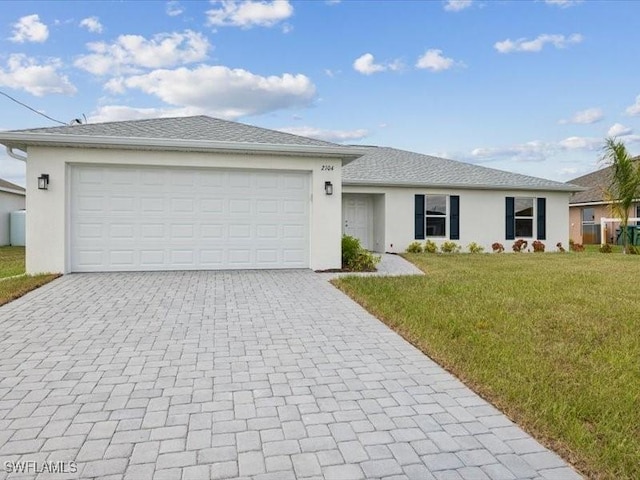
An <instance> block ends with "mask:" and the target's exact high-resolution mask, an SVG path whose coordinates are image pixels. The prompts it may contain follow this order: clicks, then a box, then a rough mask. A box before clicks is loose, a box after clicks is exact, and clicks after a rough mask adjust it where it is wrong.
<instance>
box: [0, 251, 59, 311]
mask: <svg viewBox="0 0 640 480" xmlns="http://www.w3.org/2000/svg"><path fill="white" fill-rule="evenodd" d="M24 269H25V266H24V247H0V305H4V304H5V303H8V302H10V301H11V300H15V299H16V298H18V297H21V296H22V295H24V294H25V293H28V292H30V291H31V290H33V289H35V288H38V287H40V286H42V285H44V284H45V283H49V282H50V281H51V280H53V279H54V278H57V277H58V276H59V275H53V274H44V275H24Z"/></svg>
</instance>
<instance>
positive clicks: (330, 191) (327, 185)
mask: <svg viewBox="0 0 640 480" xmlns="http://www.w3.org/2000/svg"><path fill="white" fill-rule="evenodd" d="M324 193H326V194H327V195H333V184H332V183H331V182H324Z"/></svg>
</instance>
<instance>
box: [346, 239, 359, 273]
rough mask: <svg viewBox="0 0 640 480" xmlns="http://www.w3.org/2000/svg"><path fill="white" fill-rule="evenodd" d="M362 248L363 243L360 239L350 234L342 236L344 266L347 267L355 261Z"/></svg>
mask: <svg viewBox="0 0 640 480" xmlns="http://www.w3.org/2000/svg"><path fill="white" fill-rule="evenodd" d="M360 250H362V245H360V240H358V239H357V238H355V237H352V236H350V235H343V236H342V266H343V267H346V266H347V265H349V264H351V263H353V261H354V260H355V258H356V256H357V255H358V252H359V251H360Z"/></svg>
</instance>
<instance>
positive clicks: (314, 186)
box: [26, 147, 342, 273]
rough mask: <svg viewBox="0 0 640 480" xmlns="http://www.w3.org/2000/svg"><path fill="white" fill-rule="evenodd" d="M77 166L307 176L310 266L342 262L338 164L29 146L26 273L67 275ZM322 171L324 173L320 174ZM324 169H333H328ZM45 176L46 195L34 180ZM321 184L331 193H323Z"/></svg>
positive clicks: (286, 158) (285, 158) (320, 160)
mask: <svg viewBox="0 0 640 480" xmlns="http://www.w3.org/2000/svg"><path fill="white" fill-rule="evenodd" d="M76 164H100V165H138V166H164V167H176V168H180V167H185V168H224V169H260V170H276V171H277V170H284V171H293V172H309V174H310V178H311V180H310V182H311V186H310V199H309V202H310V203H309V212H310V214H309V215H310V219H309V238H310V245H309V267H310V268H312V269H329V268H339V267H340V263H341V253H340V234H341V224H340V219H341V202H340V200H341V188H340V178H341V170H342V167H341V161H340V160H339V159H326V158H302V157H294V156H276V155H239V154H218V153H196V152H164V151H141V150H116V149H84V148H83V149H81V148H50V147H30V148H29V152H28V160H27V211H28V212H29V214H28V215H27V220H26V238H27V272H28V273H39V272H65V273H66V272H69V268H70V263H69V260H70V251H69V243H70V242H69V235H70V231H69V227H70V209H69V205H70V203H69V202H71V201H73V198H71V194H70V167H71V166H72V165H76ZM323 166H325V169H323ZM326 166H329V167H333V168H332V169H331V168H329V169H327V168H326ZM42 173H47V174H49V176H50V183H49V189H48V190H46V191H45V190H38V186H37V177H38V176H39V175H40V174H42ZM325 181H330V182H332V183H333V188H334V194H333V195H331V196H329V195H326V194H325Z"/></svg>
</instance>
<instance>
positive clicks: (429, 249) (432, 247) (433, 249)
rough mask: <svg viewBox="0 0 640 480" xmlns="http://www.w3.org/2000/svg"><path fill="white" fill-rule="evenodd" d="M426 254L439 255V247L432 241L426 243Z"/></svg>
mask: <svg viewBox="0 0 640 480" xmlns="http://www.w3.org/2000/svg"><path fill="white" fill-rule="evenodd" d="M424 253H438V245H436V243H435V242H434V241H432V240H427V241H426V242H424Z"/></svg>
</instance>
